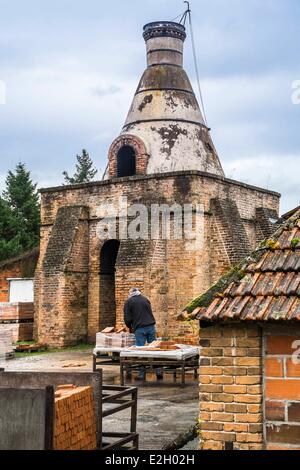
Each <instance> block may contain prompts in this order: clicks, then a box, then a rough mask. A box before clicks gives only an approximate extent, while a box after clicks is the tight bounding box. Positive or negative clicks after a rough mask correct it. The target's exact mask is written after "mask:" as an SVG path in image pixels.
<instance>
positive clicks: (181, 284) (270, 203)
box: [35, 172, 279, 346]
mask: <svg viewBox="0 0 300 470" xmlns="http://www.w3.org/2000/svg"><path fill="white" fill-rule="evenodd" d="M121 196H127V198H128V204H129V205H131V204H133V203H143V204H145V205H146V206H147V207H148V208H149V210H150V206H151V204H155V203H156V204H169V205H172V204H174V202H176V203H178V204H187V203H193V204H202V205H203V208H204V211H205V221H204V223H205V227H204V231H205V233H204V239H205V241H204V246H203V248H202V249H201V250H198V251H190V250H189V249H188V243H186V241H185V240H167V241H166V243H161V242H160V241H158V242H157V241H153V240H151V241H150V240H148V241H146V243H141V242H140V241H138V240H137V241H135V242H133V243H128V242H127V241H121V246H120V254H119V256H118V260H117V264H116V275H115V297H116V322H117V324H118V326H119V325H120V326H121V324H122V323H123V305H124V301H125V299H126V298H127V295H128V290H129V288H130V287H133V286H134V285H137V286H139V287H141V289H142V290H143V292H144V293H145V295H146V296H148V297H149V299H150V300H151V302H152V305H153V310H154V312H155V316H156V319H157V322H158V329H159V332H160V333H161V334H162V335H164V336H169V337H174V338H176V340H177V339H178V341H184V340H186V341H196V342H197V341H198V338H197V328H196V329H195V327H194V325H186V324H181V323H180V322H177V321H176V320H175V316H176V314H178V312H179V311H180V310H181V309H182V307H183V306H184V305H186V304H187V303H188V302H189V301H190V299H191V298H193V297H196V296H197V295H199V294H200V293H201V292H204V291H205V290H207V289H208V288H209V287H210V286H211V285H212V283H213V282H214V281H215V280H216V279H218V278H219V276H220V275H221V274H222V273H224V271H226V270H228V268H229V267H230V265H231V262H232V261H231V259H230V257H229V256H228V253H227V246H228V245H226V243H224V237H223V238H222V231H221V230H219V229H220V227H219V226H220V225H222V223H221V224H220V223H219V224H217V223H216V218H217V217H218V215H217V214H213V213H212V205H211V200H212V199H214V198H219V199H226V200H228V199H231V200H234V201H235V204H236V208H237V211H238V213H239V217H240V219H239V221H240V224H247V233H249V234H250V235H251V240H252V241H253V245H252V247H253V248H254V246H255V245H254V242H255V241H256V238H257V237H256V224H255V217H256V209H257V207H268V208H270V209H273V210H275V211H278V205H279V197H278V195H276V194H274V193H270V192H266V191H263V190H259V189H257V188H252V187H249V186H247V185H244V184H239V183H236V182H232V181H229V180H226V179H223V178H218V177H214V176H210V175H207V174H204V173H200V172H178V173H169V174H168V173H166V174H163V175H151V176H143V177H131V178H121V179H120V180H111V181H102V182H94V183H89V184H83V185H77V186H70V187H61V188H53V189H49V190H45V191H42V200H41V224H42V225H41V237H42V238H41V255H40V260H39V264H38V269H37V275H36V282H35V284H36V287H35V304H36V309H37V312H38V314H37V328H36V331H37V336H38V338H39V340H42V341H43V342H44V341H46V342H48V343H49V342H51V345H53V346H63V345H68V344H71V343H74V342H76V341H79V340H83V339H84V338H86V337H87V338H88V340H89V341H91V342H93V341H94V339H95V334H96V333H97V332H98V331H99V330H100V325H101V315H102V312H101V285H100V274H99V273H100V252H101V247H102V245H103V241H102V240H100V239H99V237H98V236H97V224H98V223H99V221H100V220H101V214H99V207H101V206H103V205H105V204H106V203H110V204H113V205H114V206H115V207H116V208H117V207H118V203H119V198H120V197H121ZM78 206H83V207H84V208H85V211H86V220H83V217H81V216H78V214H77V215H76V214H75V219H74V218H72V217H70V216H67V213H68V212H70V211H72V210H73V209H72V207H73V208H76V207H77V208H78ZM63 208H66V209H65V212H64V213H63V211H62V209H63ZM74 211H75V212H76V210H75V209H74ZM237 211H236V212H237ZM76 217H77V218H76ZM81 219H82V220H81ZM68 221H69V222H70V223H71V221H72V223H71V225H72V224H73V225H72V227H71V229H70V230H69V229H68V227H66V229H63V227H64V226H65V225H66V224H67V225H68V224H69V222H68ZM67 222H68V223H67ZM216 225H218V227H217V226H216ZM69 228H70V227H69ZM221 228H222V227H221ZM226 230H227V232H226V233H227V234H228V227H227V229H226ZM79 232H80V233H81V235H80V233H79ZM76 233H77V235H76ZM70 234H71V237H69V235H70ZM75 236H76V237H77V240H78V243H77V244H76V242H75ZM243 236H244V234H243ZM60 237H61V238H60ZM228 237H229V238H230V235H228ZM64 243H65V244H64ZM55 253H56V254H55ZM49 268H50V269H49ZM54 268H55V269H54ZM73 281H74V282H73ZM104 317H107V311H106V310H105V311H104ZM112 317H114V312H112ZM74 319H75V320H76V321H74ZM105 321H106V320H105ZM76 328H77V330H78V331H76V332H75V331H73V333H74V334H73V333H72V329H73V330H74V329H76ZM67 329H68V332H67Z"/></svg>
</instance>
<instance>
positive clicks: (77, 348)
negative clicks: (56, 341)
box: [15, 341, 93, 358]
mask: <svg viewBox="0 0 300 470" xmlns="http://www.w3.org/2000/svg"><path fill="white" fill-rule="evenodd" d="M16 344H23V345H30V344H35V343H34V342H33V341H23V342H21V343H16ZM90 349H93V345H92V344H78V345H77V346H70V347H67V348H55V349H47V350H46V351H37V352H32V353H29V352H16V353H15V357H16V358H20V357H32V356H41V355H43V354H52V353H53V354H54V353H59V352H78V351H88V350H90Z"/></svg>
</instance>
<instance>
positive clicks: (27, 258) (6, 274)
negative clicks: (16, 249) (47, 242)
mask: <svg viewBox="0 0 300 470" xmlns="http://www.w3.org/2000/svg"><path fill="white" fill-rule="evenodd" d="M38 256H39V250H38V249H34V250H32V251H30V252H28V253H25V254H24V255H22V256H19V257H16V258H14V259H11V260H7V261H2V262H1V263H0V302H9V282H8V280H7V279H12V278H27V279H29V278H33V277H34V272H35V268H36V264H37V261H38Z"/></svg>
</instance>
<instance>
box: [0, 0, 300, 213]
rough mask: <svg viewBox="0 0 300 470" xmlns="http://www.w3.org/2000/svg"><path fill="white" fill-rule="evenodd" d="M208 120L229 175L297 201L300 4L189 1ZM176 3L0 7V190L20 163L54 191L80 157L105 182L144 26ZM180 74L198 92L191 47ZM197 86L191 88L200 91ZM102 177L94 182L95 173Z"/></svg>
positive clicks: (14, 3) (177, 8) (11, 3)
mask: <svg viewBox="0 0 300 470" xmlns="http://www.w3.org/2000/svg"><path fill="white" fill-rule="evenodd" d="M191 3H192V11H193V21H194V30H195V31H194V34H195V39H196V47H197V55H198V62H199V70H200V76H201V82H202V88H203V95H204V101H205V107H206V114H207V117H208V122H209V125H210V127H211V128H212V137H213V139H214V142H215V145H216V147H217V150H218V153H219V155H220V158H221V161H222V163H223V166H224V169H225V172H226V175H227V176H228V177H230V178H233V179H237V180H241V181H244V182H246V183H250V184H254V185H259V186H262V187H267V188H269V189H272V190H275V191H278V192H281V193H282V212H285V211H287V210H289V209H292V208H293V207H295V206H296V205H298V204H299V202H300V191H299V181H300V132H299V123H300V104H299V105H298V106H297V105H295V104H293V103H292V99H291V95H292V83H293V82H294V81H296V80H300V55H299V41H300V39H299V32H300V1H299V0H248V1H247V2H246V1H245V0H210V1H209V2H204V1H200V0H197V1H196V0H194V1H193V2H191ZM182 11H184V5H183V2H182V1H181V0H143V1H141V0H139V1H138V0H127V1H124V0H110V1H109V2H108V1H103V0H85V1H83V0H81V1H79V0H43V1H41V0H26V1H24V0H0V81H1V80H2V81H4V82H5V83H6V104H5V105H0V162H1V166H0V187H3V181H4V178H5V175H6V173H7V171H8V170H9V169H13V168H14V167H15V165H16V163H17V162H18V161H22V162H25V163H26V164H27V167H28V169H30V170H31V172H32V176H33V178H34V180H35V181H37V182H38V185H39V187H45V186H53V185H57V184H60V183H61V182H62V180H63V177H62V171H63V170H68V171H69V172H71V173H72V171H73V168H74V161H75V155H76V153H80V151H81V149H82V148H86V149H87V150H88V151H89V152H90V155H91V156H92V158H93V160H94V163H95V165H96V166H97V168H98V169H99V172H100V174H102V172H103V170H104V169H105V166H106V159H107V150H108V148H109V145H110V143H111V142H112V140H113V139H114V138H115V137H116V136H117V135H118V134H119V132H120V130H121V128H122V125H123V123H124V120H125V117H126V114H127V111H128V109H129V106H130V103H131V100H132V97H133V94H134V91H135V89H136V86H137V83H138V81H139V79H140V76H141V74H142V72H143V70H144V68H145V61H146V57H145V45H144V41H143V38H142V27H143V25H144V24H145V23H147V22H149V21H155V20H172V19H174V18H175V17H176V16H177V15H178V14H179V13H181V12H182ZM185 68H186V70H187V72H188V74H189V75H190V78H191V80H192V82H193V83H194V79H195V73H194V67H193V61H192V53H191V43H190V40H189V39H188V40H187V42H186V48H185ZM195 88H196V87H195ZM99 176H100V175H99Z"/></svg>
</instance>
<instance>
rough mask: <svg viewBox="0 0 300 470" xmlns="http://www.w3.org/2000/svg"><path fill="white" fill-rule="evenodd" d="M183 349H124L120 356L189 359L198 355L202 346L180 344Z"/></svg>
mask: <svg viewBox="0 0 300 470" xmlns="http://www.w3.org/2000/svg"><path fill="white" fill-rule="evenodd" d="M177 346H180V347H181V348H182V349H174V350H169V351H163V350H162V351H151V350H148V351H146V350H145V349H142V350H141V349H139V348H138V347H137V348H136V349H122V351H121V353H120V357H137V358H138V357H142V358H143V357H151V358H155V359H163V358H164V359H175V360H178V361H180V360H182V359H188V358H190V357H195V356H198V354H199V352H200V348H197V347H194V346H187V345H180V344H178V345H177Z"/></svg>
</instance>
